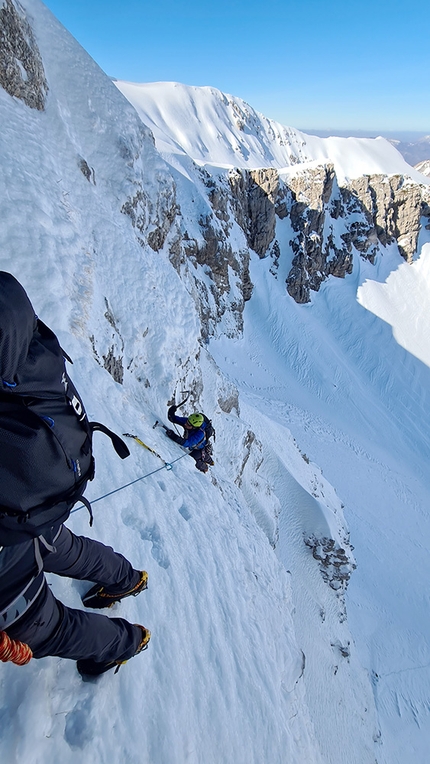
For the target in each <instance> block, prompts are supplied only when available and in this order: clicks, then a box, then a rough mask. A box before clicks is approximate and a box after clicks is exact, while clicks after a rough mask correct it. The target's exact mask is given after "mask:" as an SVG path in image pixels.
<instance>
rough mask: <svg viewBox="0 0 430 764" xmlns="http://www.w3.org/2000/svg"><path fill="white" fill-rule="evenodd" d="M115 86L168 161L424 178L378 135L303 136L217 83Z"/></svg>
mask: <svg viewBox="0 0 430 764" xmlns="http://www.w3.org/2000/svg"><path fill="white" fill-rule="evenodd" d="M115 85H116V86H117V88H119V90H120V91H121V92H122V93H123V94H124V95H125V96H126V98H127V99H128V100H129V101H130V103H132V104H133V106H134V107H135V108H136V110H137V112H138V114H139V116H140V117H141V119H142V121H143V122H144V123H145V124H146V125H148V127H150V128H151V130H152V132H153V133H154V137H155V141H156V145H157V148H158V149H159V151H160V152H161V153H162V154H163V155H165V156H166V158H167V159H169V160H170V161H176V162H178V161H179V162H180V158H181V156H183V155H186V156H189V157H191V158H192V159H194V161H195V162H198V163H201V164H210V165H222V166H227V167H244V168H249V169H255V168H258V167H275V168H278V169H283V168H286V167H291V166H295V165H297V164H298V163H300V165H303V164H304V163H307V162H316V163H319V164H322V163H326V162H332V163H333V164H334V166H335V169H336V173H337V175H338V178H339V180H340V181H341V182H343V181H344V180H347V179H348V178H356V177H359V176H360V175H371V174H374V173H375V174H376V173H383V174H396V173H399V174H402V175H408V176H410V177H411V178H412V179H413V180H415V181H416V182H417V183H428V182H430V181H429V180H428V179H426V178H425V177H423V175H422V174H421V173H419V172H417V170H415V169H414V168H413V167H411V166H410V165H408V164H407V162H406V161H405V160H404V159H403V157H402V155H401V154H400V153H399V152H398V151H397V149H395V148H394V146H393V145H392V144H391V143H390V142H389V141H387V140H385V138H375V139H372V138H339V137H337V138H336V137H332V138H318V137H317V136H315V135H306V134H305V133H302V132H300V131H299V130H296V129H295V128H293V127H285V126H283V125H281V124H279V123H278V122H275V121H274V120H271V119H267V117H265V116H264V115H263V114H260V113H259V112H256V111H255V110H254V109H253V108H252V107H251V106H249V105H248V104H247V103H246V102H245V101H243V100H242V99H241V98H237V97H235V96H231V95H226V94H225V93H221V92H220V91H219V90H217V89H216V88H210V87H194V86H188V85H182V84H180V83H178V82H152V83H142V84H140V83H139V84H137V83H133V82H123V81H115Z"/></svg>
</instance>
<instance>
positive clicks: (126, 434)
mask: <svg viewBox="0 0 430 764" xmlns="http://www.w3.org/2000/svg"><path fill="white" fill-rule="evenodd" d="M123 435H124V437H125V438H133V440H135V441H136V443H139V446H142V447H143V448H146V450H147V451H149V452H150V453H151V454H154V456H157V457H158V459H161V461H162V462H163V464H164V466H165V468H166V469H167V470H171V469H172V465H171V464H169V462H166V461H165V460H164V459H163V457H162V456H160V454H157V452H156V451H154V449H153V448H150V447H149V446H147V445H146V443H144V442H143V440H141V439H140V438H138V437H137V435H132V434H131V433H130V432H124V433H123Z"/></svg>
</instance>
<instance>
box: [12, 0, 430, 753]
mask: <svg viewBox="0 0 430 764" xmlns="http://www.w3.org/2000/svg"><path fill="white" fill-rule="evenodd" d="M22 6H23V7H24V8H25V9H26V10H27V12H28V13H29V14H31V16H32V17H33V28H34V31H35V34H36V38H37V42H38V45H39V47H40V50H41V53H42V58H43V61H44V66H45V71H46V75H47V79H48V84H49V88H50V90H49V95H48V100H47V107H46V111H45V112H36V111H31V110H30V109H28V108H27V107H26V106H25V105H24V104H23V103H22V102H21V101H18V100H16V99H13V98H11V97H10V96H9V95H7V94H6V92H5V91H3V90H0V109H1V114H2V130H1V134H0V166H1V176H0V177H1V193H0V210H1V217H0V220H1V223H0V267H1V268H2V269H3V270H8V271H11V272H12V273H13V274H14V275H15V276H16V277H17V278H18V279H20V280H21V282H22V283H23V284H24V286H25V287H26V289H27V290H28V293H29V295H30V298H31V299H32V301H33V303H34V306H35V308H36V310H37V312H38V314H39V316H40V317H41V318H42V319H43V320H44V321H45V322H47V323H48V324H49V325H50V326H51V327H52V328H53V329H54V330H55V331H56V332H57V333H58V335H59V338H60V341H61V343H62V345H63V347H64V348H65V349H66V350H67V352H68V353H69V354H70V355H71V357H72V358H73V361H74V364H73V366H72V367H71V368H70V373H71V375H72V377H73V379H74V381H75V383H76V384H77V386H78V388H79V390H80V392H81V394H82V396H83V398H84V400H85V402H86V405H87V409H88V414H89V417H90V418H91V419H95V420H101V421H103V422H105V423H106V424H107V425H108V426H109V427H112V428H113V429H115V430H116V431H117V432H119V433H122V432H135V433H136V434H137V435H139V436H140V437H141V438H142V439H143V440H144V441H145V442H146V443H147V444H148V445H149V446H150V447H152V448H154V449H155V450H156V451H157V452H159V453H160V455H161V456H162V457H163V458H164V459H165V460H167V461H169V462H172V464H173V466H172V469H171V470H166V469H165V468H163V465H162V463H161V461H160V460H158V459H157V457H155V456H153V455H152V454H151V453H149V452H148V451H146V450H144V449H143V448H141V447H140V446H138V445H137V444H135V443H133V442H131V447H132V455H131V457H130V458H129V459H127V460H126V461H124V462H121V461H120V460H119V459H118V458H117V457H116V456H115V455H114V454H113V452H112V450H111V448H110V446H109V445H108V444H107V443H106V442H105V441H104V440H103V439H102V437H101V436H100V438H99V439H97V440H96V442H95V455H96V479H95V481H94V483H93V484H91V486H90V488H89V490H88V491H87V495H88V498H89V499H93V500H97V499H98V498H99V497H101V496H103V495H104V494H108V493H109V492H111V491H114V490H115V489H118V488H119V487H121V486H123V485H125V484H127V483H129V482H131V481H133V480H137V479H138V478H140V477H142V476H147V477H145V479H143V480H140V481H139V482H136V483H134V484H133V485H131V486H129V487H127V488H124V489H123V490H121V491H118V492H117V493H113V494H111V495H109V496H107V497H105V498H103V499H101V500H100V501H94V504H93V509H94V514H95V523H94V527H93V528H92V529H90V528H89V527H88V520H87V515H86V512H85V511H82V510H79V511H77V512H75V513H74V514H73V515H72V516H71V518H70V520H69V521H68V524H69V526H70V527H71V528H72V529H73V530H74V531H75V532H78V533H84V534H87V535H91V536H93V537H94V538H97V539H100V540H101V541H103V542H105V543H107V544H110V545H113V546H114V547H115V548H116V549H117V550H118V551H120V552H122V553H123V554H125V555H126V556H127V557H128V558H129V559H130V560H131V561H132V562H133V564H134V565H135V566H136V567H145V568H146V570H148V573H149V588H148V591H147V592H145V593H143V594H142V595H140V596H139V597H137V598H136V599H129V600H126V601H124V602H123V603H121V605H117V606H115V607H114V608H113V610H112V612H110V613H109V614H110V615H112V616H115V615H122V616H124V617H127V618H129V619H130V620H131V621H133V622H138V623H142V624H144V625H145V626H147V627H148V628H149V629H151V631H152V640H151V643H150V646H149V649H148V650H147V651H146V652H145V653H143V654H141V655H140V656H138V657H136V658H135V659H133V660H132V661H130V662H129V663H128V664H126V665H125V666H123V667H122V668H121V670H120V671H119V673H118V674H117V675H114V674H113V673H110V674H106V675H105V676H103V677H102V678H101V679H100V680H99V682H98V683H96V684H93V683H83V682H82V681H81V679H80V677H79V676H78V674H77V672H76V669H75V665H74V663H73V662H71V661H65V660H61V659H58V658H46V659H43V660H40V661H36V660H33V661H32V662H31V663H30V664H29V665H28V666H26V667H16V666H13V665H4V666H2V668H1V673H0V735H1V742H0V752H1V757H2V761H3V762H5V764H15V763H16V764H23V763H24V762H25V764H42V762H43V764H51V763H52V764H54V762H55V764H57V762H60V761H61V762H63V764H68V763H69V762H73V763H74V762H77V761H79V762H80V763H82V764H107V763H108V762H109V764H111V763H112V762H113V763H114V764H123V763H125V762H127V764H251V763H252V764H257V763H258V764H344V762H349V763H350V764H374V763H375V761H377V762H378V764H409V763H411V764H412V762H413V763H414V764H424V762H426V761H427V760H428V750H429V746H430V701H429V692H428V687H429V680H430V668H429V667H430V649H429V642H428V633H429V626H430V623H429V621H430V619H429V610H428V607H429V594H428V580H429V573H430V563H429V555H428V538H429V537H430V527H429V526H430V522H429V514H428V505H429V490H428V462H429V455H430V454H429V434H428V433H429V431H430V429H429V425H430V422H429V410H430V406H429V394H428V393H429V381H430V372H429V359H430V339H429V335H428V324H426V321H427V320H428V319H427V316H428V310H429V307H430V295H429V289H430V278H429V261H430V245H429V244H428V242H427V241H426V240H425V239H424V238H423V240H422V242H421V244H420V249H419V252H418V255H417V259H416V261H415V262H414V263H413V264H412V265H406V264H405V263H404V262H403V261H402V260H401V258H400V257H399V255H398V252H397V249H396V248H395V247H393V248H391V249H387V251H386V254H385V255H384V260H383V261H381V262H380V263H379V264H378V265H376V266H374V267H373V266H371V265H370V264H369V263H363V262H358V261H357V262H356V263H355V264H354V271H353V274H352V275H351V276H349V277H347V279H346V280H345V281H339V280H334V279H331V280H329V281H328V282H326V283H325V284H324V285H323V286H322V288H321V290H320V292H319V293H318V295H316V296H315V297H314V298H313V301H312V303H311V304H309V305H305V306H303V305H302V306H299V305H297V304H296V303H294V302H293V300H292V299H291V298H290V297H289V296H288V295H287V293H286V290H285V283H284V282H285V277H286V274H287V272H288V270H289V266H290V260H291V254H289V252H288V240H289V234H290V232H289V229H288V223H287V221H280V222H279V230H278V231H277V238H278V240H279V241H280V243H281V259H280V267H279V271H278V277H277V278H275V277H274V276H273V275H272V274H271V273H270V270H269V269H270V262H269V260H259V258H258V257H256V256H255V257H253V259H252V266H251V269H252V273H251V275H252V280H253V282H254V284H255V289H254V293H253V296H252V298H251V300H250V301H249V303H248V304H247V306H246V310H245V328H244V333H243V336H240V337H239V336H237V337H236V338H232V339H226V338H225V337H223V336H222V334H221V332H220V333H219V335H218V336H217V338H216V339H215V338H214V339H212V340H211V341H210V342H209V344H208V345H207V346H205V347H200V345H199V341H198V338H199V333H200V325H199V320H200V319H199V316H198V313H197V311H196V307H195V302H194V299H193V297H192V296H191V294H190V293H189V292H188V291H187V288H186V286H185V283H184V282H183V281H182V280H181V279H180V277H179V275H178V274H177V272H176V271H175V270H174V269H173V267H172V265H171V264H170V261H169V257H168V253H167V252H164V251H161V252H159V253H155V252H153V251H152V250H151V249H149V248H147V247H141V246H140V245H139V244H138V242H137V239H136V236H135V232H134V229H133V228H132V226H131V223H130V221H129V219H128V218H127V217H126V216H124V215H123V214H122V213H121V212H120V208H121V206H122V203H123V201H124V200H125V199H126V198H127V194H129V193H130V190H132V189H133V187H134V184H135V182H136V180H137V179H136V177H135V175H133V173H135V174H136V173H137V172H138V171H139V173H140V176H141V177H143V178H144V182H145V190H146V192H147V194H148V196H149V197H151V198H153V199H156V198H157V194H158V193H159V190H160V187H162V185H163V182H166V183H167V182H168V179H169V178H170V175H169V173H170V172H171V171H172V169H171V168H170V169H169V165H168V164H167V163H166V160H165V159H163V157H162V156H161V155H160V154H159V153H158V151H157V150H156V148H155V147H154V145H153V141H152V137H151V135H150V133H149V130H147V129H146V128H145V127H144V126H143V124H142V122H141V119H143V121H144V122H145V115H144V112H143V111H142V108H143V107H142V106H141V107H140V111H139V113H140V118H139V116H138V115H137V113H136V111H135V110H134V109H133V107H132V106H131V105H130V104H129V103H127V101H126V100H125V99H124V98H123V96H122V95H121V93H119V92H118V89H117V88H116V87H115V86H114V85H113V84H112V83H111V82H110V80H109V79H108V78H107V77H106V76H105V75H104V74H103V73H102V72H101V71H100V70H99V68H98V67H97V66H96V65H95V64H94V62H93V61H92V60H91V59H90V58H89V56H88V55H87V54H86V53H85V52H84V51H83V50H82V49H81V48H80V47H79V46H78V44H77V43H76V42H75V41H74V40H73V39H72V38H71V37H70V35H68V33H66V32H65V30H64V29H63V28H62V27H61V25H60V24H59V23H58V22H57V21H56V20H55V19H54V18H53V17H52V15H51V14H50V13H49V12H48V11H47V10H46V9H45V7H44V6H43V5H42V4H41V3H40V2H39V1H38V0H22ZM184 92H185V91H184ZM184 97H185V96H184ZM156 100H157V99H156V98H155V97H154V102H155V101H156ZM160 103H163V101H162V98H161V91H160ZM216 103H217V102H215V106H214V108H217V107H216ZM196 108H197V104H196ZM154 119H155V117H154V114H153V112H152V111H151V115H150V119H149V118H148V119H147V120H146V122H147V123H148V124H150V126H151V128H154V125H155V122H154ZM197 124H198V126H199V127H198V129H197V128H196V127H194V123H188V122H186V121H184V122H183V123H182V127H181V125H178V123H176V126H175V130H179V129H181V130H182V131H183V133H184V134H186V135H188V138H187V140H189V141H190V143H191V144H192V145H197V143H198V141H199V130H200V129H201V126H202V125H204V120H203V116H202V118H201V119H198V120H197ZM160 129H161V128H160ZM163 129H164V128H163ZM202 129H203V128H202ZM220 134H221V140H222V141H223V143H224V144H225V145H226V146H227V150H226V153H227V154H228V153H229V150H228V143H229V141H230V140H231V139H230V133H229V132H228V131H227V129H226V130H225V131H224V132H222V131H221V133H220ZM202 140H203V139H202ZM205 140H206V138H205ZM350 145H353V144H348V143H344V144H341V143H339V144H338V146H339V148H338V150H337V157H338V159H339V161H340V160H341V159H342V158H344V160H345V165H346V164H347V163H351V162H355V165H356V166H357V165H358V164H359V163H360V162H361V166H362V169H361V172H367V171H369V170H368V169H367V168H368V167H369V165H368V164H366V161H365V158H363V157H364V154H366V152H364V154H360V156H361V159H360V158H357V156H356V154H355V149H354V145H355V144H354V145H353V149H354V150H353V158H351V156H350V155H349V151H350V149H349V148H348V147H349V146H350ZM342 146H344V147H345V149H344V150H345V154H344V155H343V153H342V151H343V149H342ZM379 146H381V147H382V148H381V151H382V153H381V154H380V155H379V153H378V152H379V148H378V147H379ZM267 150H268V151H272V150H273V146H272V145H271V146H270V147H269V148H268V149H267ZM385 150H386V147H385V142H378V141H377V142H375V143H374V144H373V148H372V151H371V153H372V155H373V156H374V157H376V159H375V161H377V162H379V163H380V165H381V167H382V166H383V164H384V161H385ZM233 152H234V146H233V145H231V147H230V155H232V154H233ZM168 153H171V152H170V149H169V152H168ZM190 153H191V152H190ZM236 153H237V152H235V155H236ZM133 156H134V157H136V156H140V157H141V159H139V162H140V165H139V167H138V168H137V169H136V166H135V165H134V166H133V165H132V162H131V161H130V157H133ZM378 157H379V158H378ZM82 158H85V160H86V161H87V162H88V166H89V167H92V168H94V171H95V174H94V178H95V184H94V182H89V181H88V179H87V178H86V177H85V176H84V174H83V173H82V172H81V169H80V162H81V159H82ZM218 159H219V157H217V159H216V162H215V163H217V162H218ZM172 161H173V160H172ZM204 161H208V160H207V159H205V160H204ZM223 161H224V160H223ZM399 161H400V160H399ZM235 164H239V160H238V159H236V160H235ZM190 166H191V165H190ZM243 166H245V162H244V163H243ZM387 171H390V172H391V171H392V167H391V165H389V166H388V167H387ZM176 181H177V182H178V178H176ZM178 193H180V196H181V204H182V201H184V203H185V201H186V200H187V194H188V208H189V209H191V208H192V199H191V197H192V198H194V197H195V196H196V194H194V192H193V187H192V184H190V183H189V181H188V183H186V182H185V180H184V183H183V186H182V187H181V188H180V189H179V191H178ZM185 206H186V205H185ZM110 346H115V348H120V351H121V353H122V355H123V366H124V370H125V372H124V384H123V385H120V384H118V383H116V382H114V380H113V378H112V377H111V376H110V374H109V373H108V372H107V371H106V370H105V369H104V368H103V358H102V353H103V351H104V352H105V353H106V352H107V350H108V348H109V347H110ZM200 380H201V381H202V383H203V385H202V392H201V395H200V399H199V404H200V407H201V408H202V409H203V410H205V411H206V413H208V414H209V415H211V417H212V420H213V423H214V425H215V428H216V432H217V439H216V444H215V458H216V465H215V467H214V468H213V469H212V470H211V473H210V474H209V475H201V474H200V473H198V472H197V471H196V470H195V468H194V464H193V462H192V460H191V459H189V458H188V457H185V458H181V459H179V457H181V456H182V452H181V449H180V448H179V447H178V446H176V445H175V444H173V443H172V442H170V441H168V440H166V439H165V437H164V436H163V432H162V431H161V430H160V429H158V428H157V429H155V430H154V429H153V427H152V426H153V424H154V422H155V420H156V419H159V418H163V417H165V414H166V404H167V401H168V400H171V397H172V395H173V393H176V396H177V400H179V399H180V396H181V389H182V387H186V388H188V387H191V386H192V385H193V384H195V383H196V381H198V382H200ZM233 384H234V385H236V386H237V388H238V390H239V411H238V410H237V407H235V406H233V407H232V408H231V409H230V411H229V413H227V410H228V406H227V405H224V406H223V407H221V406H220V405H219V401H221V400H224V401H226V400H227V399H228V398H229V396H231V393H232V390H233V389H234V388H233ZM188 413H189V412H188ZM176 460H178V461H176ZM348 529H349V530H348ZM349 532H350V534H351V542H352V544H353V545H354V547H355V551H354V556H355V561H356V563H357V569H356V570H355V571H354V572H353V573H352V577H351V581H350V584H349V588H348V591H347V595H346V598H343V596H342V594H341V592H339V591H336V590H334V589H333V588H331V587H330V586H329V585H328V583H327V582H326V581H325V580H324V577H323V575H322V570H321V568H320V566H319V564H318V561H317V560H316V559H315V558H314V556H313V555H312V551H311V549H310V548H309V547H308V546H307V545H306V544H305V543H304V538H308V539H309V538H315V539H322V538H332V539H333V540H334V542H335V544H336V545H337V546H338V547H339V548H344V549H345V550H346V551H347V552H348V555H349V556H350V563H349V568H348V565H345V566H344V567H345V568H346V569H347V570H346V572H347V573H348V570H349V569H351V568H352V564H353V557H352V553H351V552H350V551H349V550H350V548H349V545H348V534H349ZM50 582H51V584H52V587H53V590H54V592H55V594H56V595H57V596H59V597H60V598H61V599H62V600H63V601H64V602H65V603H67V604H68V605H70V606H72V607H80V606H81V603H80V595H81V594H82V592H83V591H84V590H85V588H86V585H85V584H84V583H80V582H73V581H71V580H68V579H64V580H61V579H59V578H56V577H54V576H52V577H51V579H50Z"/></svg>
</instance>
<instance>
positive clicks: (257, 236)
mask: <svg viewBox="0 0 430 764" xmlns="http://www.w3.org/2000/svg"><path fill="white" fill-rule="evenodd" d="M229 183H230V188H231V194H232V208H233V212H234V216H235V219H236V221H237V223H238V224H239V225H240V227H241V228H242V230H243V232H244V234H245V236H246V240H247V243H248V246H249V247H250V248H251V249H253V250H254V252H256V253H257V255H259V257H264V256H265V255H266V253H267V250H268V249H269V246H270V244H271V243H272V241H273V240H274V238H275V227H276V215H278V217H283V216H285V215H286V214H287V210H286V206H285V191H284V188H283V185H282V184H281V182H280V179H279V175H278V172H277V170H274V169H272V168H269V169H266V170H238V169H235V170H231V172H230V174H229ZM281 185H282V188H281Z"/></svg>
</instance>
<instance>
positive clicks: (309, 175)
mask: <svg viewBox="0 0 430 764" xmlns="http://www.w3.org/2000/svg"><path fill="white" fill-rule="evenodd" d="M289 186H290V189H291V191H292V193H293V203H292V206H291V213H290V215H291V223H292V227H293V230H294V231H295V232H296V236H295V237H294V238H293V239H292V240H291V241H290V246H291V247H292V250H293V253H294V258H293V261H292V268H291V271H290V273H289V275H288V277H287V290H288V293H289V294H290V295H291V296H292V297H293V298H294V299H295V300H296V302H299V303H304V302H309V301H310V292H311V290H314V291H318V289H319V288H320V286H321V284H322V282H323V281H324V280H325V279H327V278H328V277H329V276H331V275H332V276H337V277H338V278H343V277H344V276H345V275H346V274H347V273H351V272H352V267H353V252H354V249H355V250H356V251H357V252H358V254H359V255H360V256H361V257H363V258H366V259H368V260H370V261H371V262H374V261H375V257H376V256H377V254H378V252H380V251H381V247H386V246H387V245H389V244H393V243H397V246H398V250H399V253H400V254H401V256H402V257H404V259H405V260H406V261H407V262H412V259H413V256H414V254H415V252H416V249H417V243H418V236H419V232H420V229H421V226H422V225H423V220H424V225H425V226H426V227H428V225H429V223H428V221H429V218H430V210H429V202H430V192H429V190H428V187H427V186H420V185H418V184H416V183H413V182H412V181H410V180H408V179H406V178H405V177H403V176H401V175H392V176H387V175H365V176H362V177H360V178H357V179H354V180H353V181H351V182H350V183H349V184H348V185H346V186H343V187H341V188H339V187H338V185H337V181H336V177H335V175H334V168H333V167H332V166H331V165H327V166H325V167H318V168H315V169H311V170H306V171H303V172H302V173H298V174H297V175H296V176H294V177H293V178H291V179H290V180H289Z"/></svg>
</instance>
